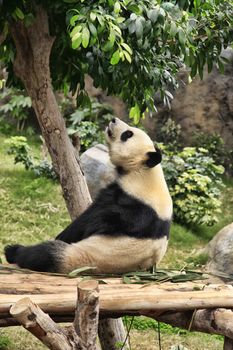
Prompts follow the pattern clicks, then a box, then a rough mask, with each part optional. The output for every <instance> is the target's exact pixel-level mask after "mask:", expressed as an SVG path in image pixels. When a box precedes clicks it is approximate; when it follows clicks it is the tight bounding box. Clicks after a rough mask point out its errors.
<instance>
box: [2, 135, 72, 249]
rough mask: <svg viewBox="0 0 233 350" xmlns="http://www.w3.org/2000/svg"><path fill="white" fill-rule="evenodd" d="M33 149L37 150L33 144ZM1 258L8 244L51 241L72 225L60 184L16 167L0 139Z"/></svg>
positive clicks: (17, 165)
mask: <svg viewBox="0 0 233 350" xmlns="http://www.w3.org/2000/svg"><path fill="white" fill-rule="evenodd" d="M32 146H34V145H33V144H32ZM0 217H1V227H0V252H1V253H0V254H1V255H2V251H3V246H4V245H5V244H8V243H15V242H21V243H22V244H29V243H36V242H39V241H41V240H47V239H52V238H53V237H54V236H55V235H56V234H57V233H59V232H60V231H61V230H62V229H63V228H64V227H65V226H66V225H67V224H68V223H69V222H70V218H69V215H68V213H67V210H66V207H65V204H64V200H63V198H62V194H61V189H60V186H59V184H58V183H55V182H53V181H51V180H49V179H46V178H42V177H40V178H37V177H35V175H34V174H33V173H32V172H31V171H25V169H24V168H23V166H22V165H20V164H16V165H14V159H13V157H12V156H9V155H7V154H6V145H5V144H4V137H3V136H0Z"/></svg>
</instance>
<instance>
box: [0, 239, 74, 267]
mask: <svg viewBox="0 0 233 350" xmlns="http://www.w3.org/2000/svg"><path fill="white" fill-rule="evenodd" d="M67 246H68V244H67V243H65V242H62V241H48V242H43V243H41V244H36V245H33V246H28V247H25V246H22V245H18V244H16V245H8V246H6V247H5V249H4V252H5V256H6V260H7V261H8V262H9V263H10V264H17V265H18V266H19V267H21V268H26V269H30V270H34V271H44V272H46V271H48V272H62V265H63V264H62V260H63V253H64V251H65V249H66V248H67Z"/></svg>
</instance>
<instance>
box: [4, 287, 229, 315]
mask: <svg viewBox="0 0 233 350" xmlns="http://www.w3.org/2000/svg"><path fill="white" fill-rule="evenodd" d="M141 287H142V286H138V287H137V288H134V289H133V290H132V289H131V288H129V287H127V285H126V286H125V288H122V289H121V288H120V289H118V288H117V287H116V286H114V285H113V286H111V287H110V286H108V288H106V287H105V285H100V311H101V313H104V312H108V313H112V314H114V312H116V314H117V313H118V314H119V313H125V312H128V311H129V312H131V311H136V312H137V311H138V310H148V311H149V310H160V311H167V310H173V311H184V310H194V309H203V308H206V309H209V308H219V307H222V308H233V290H232V289H225V288H218V289H217V290H201V291H199V290H198V291H196V290H193V291H187V292H185V291H176V290H169V291H165V290H164V289H161V288H160V286H157V285H152V286H148V287H145V288H141ZM27 296H28V297H29V298H30V299H31V300H32V301H33V302H34V303H36V304H38V306H39V307H40V308H41V309H42V310H44V311H45V312H47V313H49V314H51V315H58V314H63V315H65V314H66V313H72V312H74V309H75V300H76V293H75V292H70V293H60V291H59V290H58V292H57V294H42V295H40V294H39V295H38V294H27ZM21 298H22V295H12V294H0V314H1V313H3V314H4V313H7V312H8V311H9V308H10V307H11V305H12V304H13V303H15V302H17V301H18V300H19V299H21Z"/></svg>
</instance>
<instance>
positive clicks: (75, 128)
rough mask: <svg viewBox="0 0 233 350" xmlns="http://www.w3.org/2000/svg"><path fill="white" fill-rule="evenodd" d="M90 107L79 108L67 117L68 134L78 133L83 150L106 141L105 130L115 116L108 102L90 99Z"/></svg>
mask: <svg viewBox="0 0 233 350" xmlns="http://www.w3.org/2000/svg"><path fill="white" fill-rule="evenodd" d="M90 102H91V104H90V105H89V106H88V107H83V108H79V109H77V110H76V111H75V112H74V113H72V114H71V115H70V116H69V117H67V130H68V134H69V135H72V134H75V133H77V134H78V135H79V138H80V146H81V152H84V151H85V150H86V149H87V148H89V147H91V146H93V145H95V144H97V143H103V142H104V133H103V130H104V128H105V126H106V124H107V122H108V121H110V120H111V119H112V118H113V113H112V109H111V107H110V106H108V105H106V104H101V103H99V102H97V101H95V100H93V99H92V100H90Z"/></svg>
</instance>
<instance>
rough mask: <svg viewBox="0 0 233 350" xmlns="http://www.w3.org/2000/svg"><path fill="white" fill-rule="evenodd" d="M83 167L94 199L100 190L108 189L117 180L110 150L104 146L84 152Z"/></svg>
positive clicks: (82, 157)
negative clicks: (109, 153) (107, 186)
mask: <svg viewBox="0 0 233 350" xmlns="http://www.w3.org/2000/svg"><path fill="white" fill-rule="evenodd" d="M81 165H82V169H83V171H84V174H85V177H86V180H87V185H88V188H89V191H90V194H91V197H92V199H94V198H95V197H96V195H97V194H98V192H99V190H100V189H102V188H104V187H106V185H108V184H109V183H111V182H112V181H114V179H115V178H116V173H115V168H114V166H113V165H112V163H111V161H110V158H109V155H108V149H107V147H106V146H104V145H102V144H98V145H96V146H95V147H91V148H89V149H88V150H87V151H86V152H84V153H83V154H82V155H81Z"/></svg>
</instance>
